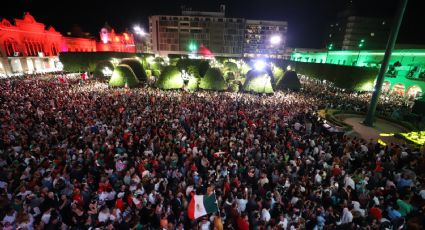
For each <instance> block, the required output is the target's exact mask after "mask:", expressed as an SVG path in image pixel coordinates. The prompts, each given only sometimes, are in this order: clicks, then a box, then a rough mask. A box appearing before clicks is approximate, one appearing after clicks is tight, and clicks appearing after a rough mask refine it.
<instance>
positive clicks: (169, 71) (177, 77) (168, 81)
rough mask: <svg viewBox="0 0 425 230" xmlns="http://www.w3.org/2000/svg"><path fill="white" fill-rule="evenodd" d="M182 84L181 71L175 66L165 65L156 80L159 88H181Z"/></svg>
mask: <svg viewBox="0 0 425 230" xmlns="http://www.w3.org/2000/svg"><path fill="white" fill-rule="evenodd" d="M183 85H184V81H183V78H182V76H181V73H180V71H179V70H178V68H177V67H175V66H166V67H165V68H164V70H163V71H162V73H161V75H160V76H159V79H158V81H157V87H158V88H161V89H181V88H183Z"/></svg>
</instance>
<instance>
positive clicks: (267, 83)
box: [242, 70, 273, 93]
mask: <svg viewBox="0 0 425 230" xmlns="http://www.w3.org/2000/svg"><path fill="white" fill-rule="evenodd" d="M242 88H243V91H245V92H254V93H273V87H272V83H271V77H270V76H269V75H268V74H267V72H266V71H257V70H250V71H249V72H248V73H247V74H246V80H245V83H244V85H243V87H242Z"/></svg>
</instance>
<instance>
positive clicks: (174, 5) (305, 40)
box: [0, 0, 425, 48]
mask: <svg viewBox="0 0 425 230" xmlns="http://www.w3.org/2000/svg"><path fill="white" fill-rule="evenodd" d="M6 1H7V6H5V5H2V7H0V18H7V19H9V20H10V19H12V18H21V17H22V15H23V12H25V11H29V12H30V13H31V14H32V15H33V16H34V17H35V19H36V20H37V21H39V22H42V23H45V24H46V25H52V26H53V27H55V29H57V30H59V31H61V32H66V31H69V30H70V29H71V28H72V27H73V26H74V25H75V24H77V25H79V26H80V27H82V29H83V30H84V31H87V32H90V33H92V34H93V35H96V36H97V33H98V31H99V30H100V28H101V27H102V26H103V25H104V23H105V21H107V22H108V23H109V25H111V26H112V27H115V28H116V29H117V30H118V31H122V30H124V29H125V28H131V27H132V26H133V25H134V24H140V25H142V26H143V27H145V29H146V30H147V29H148V28H147V22H148V19H147V17H148V16H149V15H155V14H172V15H179V14H180V12H181V8H180V6H181V5H186V6H187V7H192V9H193V10H209V11H218V9H219V5H220V4H225V5H226V16H228V17H243V18H247V19H264V20H286V21H288V45H289V46H290V47H305V48H322V47H323V46H324V45H323V44H324V38H325V33H326V28H327V25H329V23H331V22H332V20H334V19H336V15H337V12H338V11H339V10H342V9H343V8H344V6H345V5H346V1H347V0H332V1H331V0H261V1H253V0H168V1H166V0H149V1H147V0H132V1H131V0H117V1H106V0H72V1H67V0H65V1H50V0H45V1H42V0H6ZM354 1H355V2H357V3H356V5H357V10H358V12H359V15H364V16H378V17H386V18H388V19H392V18H393V15H394V13H395V8H396V6H397V4H398V0H357V1H356V0H354ZM148 2H149V3H148ZM420 2H421V1H420V0H410V1H409V3H408V7H407V10H406V13H405V18H404V21H403V24H402V27H401V30H400V34H399V39H398V43H403V44H425V32H424V29H423V28H424V26H423V25H424V23H425V16H423V14H422V13H421V12H420V11H421V10H420V9H422V8H421V4H420Z"/></svg>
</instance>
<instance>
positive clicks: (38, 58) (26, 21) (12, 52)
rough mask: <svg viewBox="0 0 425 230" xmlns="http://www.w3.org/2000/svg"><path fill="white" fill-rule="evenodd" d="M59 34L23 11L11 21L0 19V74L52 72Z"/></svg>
mask: <svg viewBox="0 0 425 230" xmlns="http://www.w3.org/2000/svg"><path fill="white" fill-rule="evenodd" d="M61 45H62V35H61V34H60V33H59V32H57V31H56V30H55V29H54V28H53V27H49V28H48V29H46V27H45V25H44V24H42V23H39V22H36V21H35V19H34V17H32V16H31V15H30V14H29V13H25V15H24V17H23V18H22V19H15V23H14V24H12V23H11V22H10V21H8V20H7V19H2V20H1V22H0V56H1V57H0V74H2V75H5V74H6V73H9V74H11V73H21V72H37V71H43V70H46V71H54V70H55V69H56V68H57V62H58V59H57V55H58V54H59V52H60V51H61Z"/></svg>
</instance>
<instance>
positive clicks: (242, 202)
mask: <svg viewBox="0 0 425 230" xmlns="http://www.w3.org/2000/svg"><path fill="white" fill-rule="evenodd" d="M236 202H237V204H238V211H239V213H242V212H244V211H245V209H246V204H247V203H248V200H247V199H244V197H243V196H242V195H238V197H237V199H236Z"/></svg>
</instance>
